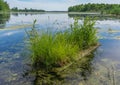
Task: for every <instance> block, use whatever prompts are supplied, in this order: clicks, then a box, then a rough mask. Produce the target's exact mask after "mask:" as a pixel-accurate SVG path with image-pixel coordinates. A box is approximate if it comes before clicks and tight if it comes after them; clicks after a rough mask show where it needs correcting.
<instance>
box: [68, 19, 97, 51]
mask: <svg viewBox="0 0 120 85" xmlns="http://www.w3.org/2000/svg"><path fill="white" fill-rule="evenodd" d="M95 22H96V21H95V20H94V19H92V18H89V17H86V18H85V19H84V21H83V24H79V23H78V19H77V18H75V21H74V24H73V25H71V36H70V39H69V40H70V42H72V43H74V44H77V45H78V47H79V50H83V49H86V48H89V47H90V46H92V45H95V44H96V43H97V36H96V34H97V30H96V28H95V27H94V25H95Z"/></svg>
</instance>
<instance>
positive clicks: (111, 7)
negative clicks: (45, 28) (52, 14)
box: [68, 3, 120, 15]
mask: <svg viewBox="0 0 120 85" xmlns="http://www.w3.org/2000/svg"><path fill="white" fill-rule="evenodd" d="M68 12H101V14H116V15H120V4H94V3H93V4H91V3H88V4H81V5H75V6H71V7H69V8H68Z"/></svg>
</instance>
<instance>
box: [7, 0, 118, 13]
mask: <svg viewBox="0 0 120 85" xmlns="http://www.w3.org/2000/svg"><path fill="white" fill-rule="evenodd" d="M5 1H7V2H8V3H9V5H10V7H11V8H12V7H19V8H34V9H44V10H48V11H50V10H58V11H62V10H63V11H66V10H67V9H68V7H69V6H72V5H77V4H84V3H110V4H111V3H114V4H120V0H5Z"/></svg>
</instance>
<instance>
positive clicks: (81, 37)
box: [27, 18, 97, 67]
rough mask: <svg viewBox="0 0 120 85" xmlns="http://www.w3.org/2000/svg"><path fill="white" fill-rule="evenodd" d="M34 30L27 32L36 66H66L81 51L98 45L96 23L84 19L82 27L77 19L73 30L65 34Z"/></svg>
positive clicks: (72, 27)
mask: <svg viewBox="0 0 120 85" xmlns="http://www.w3.org/2000/svg"><path fill="white" fill-rule="evenodd" d="M35 23H36V20H35V21H34V24H33V28H32V29H31V30H29V31H28V32H27V34H28V36H29V43H30V46H29V48H30V50H31V52H32V56H31V58H32V62H33V65H35V66H40V65H41V64H42V65H44V66H45V67H53V66H55V67H56V66H64V65H65V64H67V63H69V62H71V61H74V60H75V59H76V57H77V54H78V52H79V51H80V50H83V49H86V48H88V47H89V46H91V45H94V44H96V43H97V38H96V29H95V28H94V27H93V26H94V24H95V21H92V20H91V19H90V18H86V19H84V23H83V24H82V25H81V24H79V23H78V19H75V21H74V24H73V25H71V28H70V29H68V30H65V31H64V32H55V33H52V32H50V31H39V30H37V29H36V28H35Z"/></svg>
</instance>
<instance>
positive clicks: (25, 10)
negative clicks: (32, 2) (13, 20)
mask: <svg viewBox="0 0 120 85" xmlns="http://www.w3.org/2000/svg"><path fill="white" fill-rule="evenodd" d="M11 11H12V12H45V10H41V9H39V10H38V9H32V8H30V9H28V8H24V9H18V8H17V7H14V8H12V9H11Z"/></svg>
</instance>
